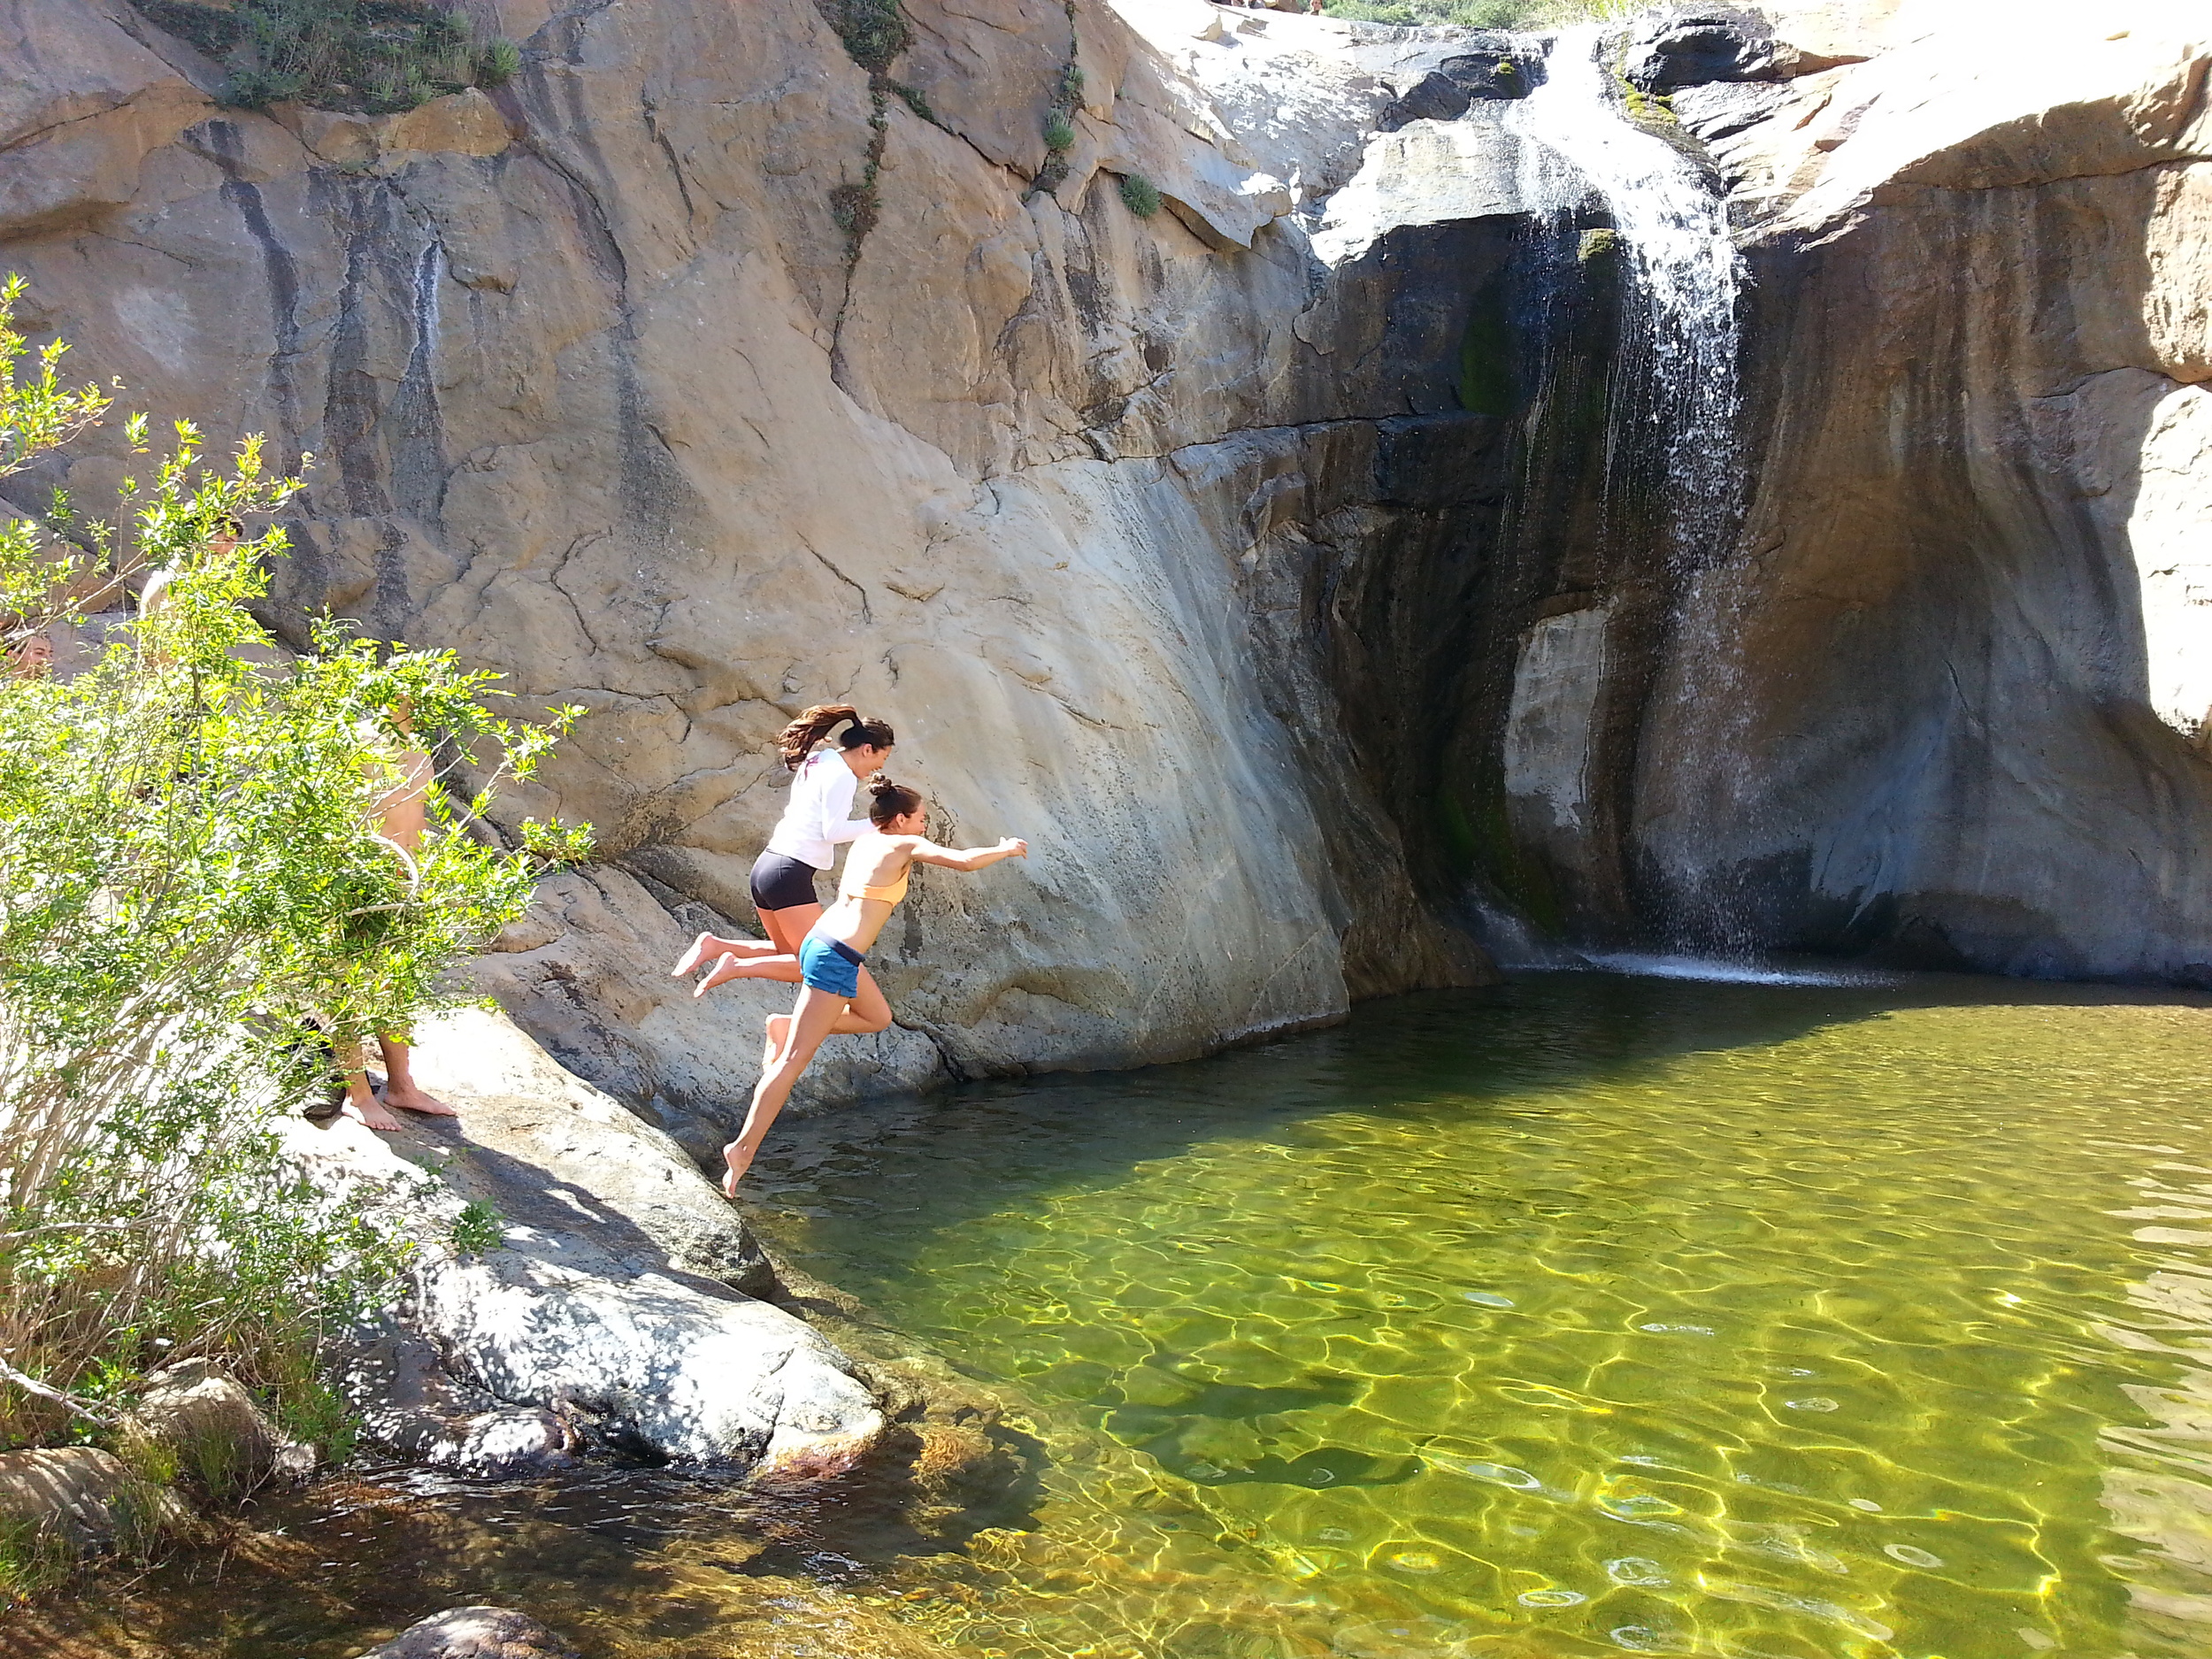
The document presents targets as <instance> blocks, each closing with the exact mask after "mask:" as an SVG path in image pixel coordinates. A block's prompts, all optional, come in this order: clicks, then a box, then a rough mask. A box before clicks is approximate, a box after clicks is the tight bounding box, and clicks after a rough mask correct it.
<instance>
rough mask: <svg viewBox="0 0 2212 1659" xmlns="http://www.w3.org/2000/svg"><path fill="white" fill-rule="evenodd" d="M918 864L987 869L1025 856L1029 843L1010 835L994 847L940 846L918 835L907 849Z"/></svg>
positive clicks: (946, 867) (954, 868)
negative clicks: (1008, 859) (1000, 862)
mask: <svg viewBox="0 0 2212 1659" xmlns="http://www.w3.org/2000/svg"><path fill="white" fill-rule="evenodd" d="M908 850H909V852H910V854H911V855H912V856H913V859H914V862H915V863H916V864H938V865H941V866H942V867H943V868H944V869H947V870H970V871H973V870H987V869H989V868H990V867H991V866H992V865H993V864H997V863H998V862H999V861H1000V860H1002V859H1005V858H1026V857H1028V856H1029V843H1028V842H1027V841H1016V840H1014V839H1013V837H1011V836H1009V837H1007V839H1006V840H1004V841H1001V842H999V844H998V845H997V846H995V847H964V848H952V847H940V846H939V845H937V843H936V842H935V841H923V840H922V839H921V838H920V837H919V836H917V837H916V838H915V840H914V843H913V845H912V846H911V847H910V849H908Z"/></svg>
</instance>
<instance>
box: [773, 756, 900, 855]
mask: <svg viewBox="0 0 2212 1659" xmlns="http://www.w3.org/2000/svg"><path fill="white" fill-rule="evenodd" d="M859 787H860V780H859V779H857V778H856V777H855V776H853V769H852V768H851V767H850V766H848V765H847V764H845V757H843V756H842V755H841V754H840V753H839V752H838V751H837V750H836V749H816V750H815V751H814V752H813V753H812V754H811V755H809V756H808V757H806V758H805V759H804V760H803V761H801V762H800V763H799V772H798V776H796V777H795V778H794V779H792V780H791V799H790V801H789V802H788V803H787V804H786V805H785V807H784V809H783V817H782V818H780V819H778V820H777V823H776V833H774V834H772V835H771V836H770V837H769V838H768V850H769V851H770V852H772V853H781V854H782V855H783V856H785V857H786V858H796V859H797V860H799V862H800V863H802V864H812V865H813V866H814V867H815V868H816V869H817V870H826V869H828V868H829V867H830V866H831V865H832V864H835V863H836V862H837V847H836V843H837V842H839V841H852V840H855V839H856V838H857V837H859V836H862V835H865V834H866V833H868V832H869V831H870V830H872V829H873V828H875V826H874V825H873V824H871V823H870V822H869V821H868V820H867V819H866V818H849V817H848V816H846V815H847V814H848V813H849V812H850V811H851V810H853V792H854V791H855V790H856V789H857V788H859Z"/></svg>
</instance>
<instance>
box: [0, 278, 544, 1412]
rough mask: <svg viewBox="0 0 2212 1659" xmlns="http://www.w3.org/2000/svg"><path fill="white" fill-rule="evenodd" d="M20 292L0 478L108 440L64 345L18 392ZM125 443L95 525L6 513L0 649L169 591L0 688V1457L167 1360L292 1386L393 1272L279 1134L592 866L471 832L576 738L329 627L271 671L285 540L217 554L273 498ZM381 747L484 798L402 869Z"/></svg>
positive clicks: (183, 435)
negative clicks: (133, 460)
mask: <svg viewBox="0 0 2212 1659" xmlns="http://www.w3.org/2000/svg"><path fill="white" fill-rule="evenodd" d="M19 291H20V284H19V282H17V281H15V280H11V281H10V282H9V283H8V284H7V286H6V288H4V290H0V474H5V473H20V472H21V471H22V470H23V469H24V468H25V467H27V466H28V465H33V464H34V463H35V462H36V461H37V460H38V459H39V457H41V456H42V454H45V453H46V452H48V451H50V450H51V449H54V448H56V447H57V446H58V445H60V444H62V443H64V442H67V441H68V440H69V439H71V438H73V437H74V436H76V435H77V434H80V433H81V432H82V431H83V430H84V429H85V428H86V427H88V426H92V425H95V424H97V423H99V422H101V421H103V420H104V419H105V418H106V416H107V415H108V413H109V411H110V403H109V400H108V398H107V396H106V395H105V394H104V392H102V391H101V390H100V389H99V388H95V387H89V386H88V387H81V388H68V387H65V385H63V384H62V383H61V381H60V379H59V373H58V368H59V362H60V352H61V349H60V348H59V347H58V346H56V347H51V348H49V349H47V350H46V351H45V352H44V353H42V354H41V356H40V357H38V358H37V359H35V363H34V365H33V367H32V370H31V372H30V373H27V374H22V375H19V374H18V373H17V372H16V365H18V363H19V362H20V361H21V360H22V359H23V358H24V357H26V356H27V352H26V350H25V348H24V342H23V341H22V339H21V337H20V336H19V334H16V333H14V332H13V331H12V329H11V328H10V327H9V326H8V319H9V317H10V315H11V312H12V305H13V303H14V301H15V298H16V296H17V295H18V294H19ZM124 432H125V434H126V435H127V439H128V441H129V448H130V449H131V450H132V453H133V454H134V456H138V457H145V462H144V470H143V472H142V475H141V476H140V477H139V478H137V479H134V480H126V481H125V483H124V486H123V509H124V511H123V513H122V514H121V515H120V521H121V522H120V526H115V525H110V524H105V523H100V522H95V521H91V520H88V519H86V518H81V517H80V516H79V515H78V514H77V513H76V511H74V509H73V506H72V504H71V503H69V502H68V501H67V500H66V498H65V497H64V496H62V495H59V494H57V495H55V496H54V498H53V501H52V503H51V504H50V507H49V508H48V510H47V511H44V512H43V513H42V514H39V515H37V516H35V517H7V518H0V608H4V610H5V611H6V612H7V613H8V614H7V615H6V617H5V618H4V619H0V621H4V626H7V627H8V628H9V629H10V630H11V632H10V634H9V637H10V638H11V640H12V641H22V640H24V639H26V638H27V637H29V635H30V634H31V633H32V632H33V631H34V630H49V631H50V630H52V629H54V628H56V627H57V626H58V625H60V624H62V623H64V622H66V621H73V620H75V619H76V618H77V617H78V613H79V611H81V608H82V604H83V603H85V602H86V601H87V600H88V599H91V598H94V597H97V598H101V599H104V600H112V599H114V598H116V597H118V596H119V592H120V589H119V581H120V580H121V578H123V577H124V576H127V575H130V574H132V573H134V572H136V571H139V570H142V569H147V568H159V569H160V570H162V571H164V572H165V576H166V586H165V597H164V598H163V600H162V602H161V603H159V604H158V605H157V607H156V608H155V609H153V610H152V611H149V612H146V613H142V615H141V616H140V617H139V618H138V619H137V620H136V621H135V622H133V623H128V624H126V625H123V626H119V628H116V629H115V630H113V631H112V632H111V634H110V635H109V642H108V643H107V644H106V645H105V646H104V649H101V650H100V651H99V652H98V654H97V656H96V658H95V660H94V661H93V662H92V663H91V664H90V665H89V666H88V667H86V668H85V669H84V670H83V672H78V673H75V674H73V675H72V676H70V677H68V678H58V677H54V676H51V675H49V674H42V673H38V672H30V670H29V669H28V667H26V668H25V670H24V672H12V673H8V674H6V675H4V676H0V1448H4V1447H7V1446H9V1445H12V1444H20V1443H24V1442H26V1441H38V1440H50V1439H52V1438H54V1437H56V1436H57V1435H58V1434H60V1433H62V1432H69V1431H75V1432H85V1431H87V1430H88V1429H89V1428H93V1427H96V1425H100V1424H102V1423H103V1422H104V1421H105V1420H106V1419H107V1418H108V1417H109V1416H110V1413H109V1411H108V1409H107V1407H106V1405H105V1404H104V1401H105V1399H106V1397H107V1396H109V1395H111V1394H114V1393H115V1392H117V1391H118V1390H119V1388H121V1387H122V1386H126V1384H127V1380H128V1379H129V1378H130V1377H131V1376H133V1375H134V1373H135V1372H136V1371H138V1370H139V1369H141V1368H142V1367H143V1366H144V1365H145V1364H147V1363H150V1362H151V1361H153V1360H155V1359H157V1358H160V1359H165V1360H173V1359H178V1358H183V1357H187V1356H196V1355H215V1354H220V1355H222V1356H224V1357H225V1359H226V1361H227V1363H229V1364H230V1365H232V1366H233V1367H234V1369H236V1370H237V1371H240V1372H242V1374H243V1375H244V1376H245V1377H247V1378H248V1379H258V1380H260V1381H262V1382H263V1383H265V1384H268V1385H271V1386H278V1387H280V1388H281V1387H284V1386H292V1387H293V1388H294V1391H295V1392H297V1389H298V1387H299V1386H302V1384H303V1379H311V1374H312V1368H311V1365H309V1364H307V1363H304V1362H303V1358H302V1355H303V1353H304V1352H307V1351H309V1350H311V1348H312V1346H313V1343H314V1340H315V1337H316V1333H317V1331H318V1330H319V1328H320V1326H321V1325H323V1323H324V1322H325V1321H326V1320H327V1319H328V1318H331V1317H336V1316H337V1315H338V1314H339V1313H341V1312H342V1311H344V1310H346V1309H347V1308H348V1307H349V1306H351V1305H353V1304H354V1303H355V1302H357V1300H358V1299H359V1298H360V1297H361V1296H364V1295H368V1294H375V1292H376V1290H377V1288H378V1286H380V1284H381V1283H382V1282H383V1279H384V1276H385V1275H386V1274H387V1273H388V1271H389V1270H390V1269H391V1267H392V1266H393V1264H394V1263H395V1261H396V1250H397V1249H398V1246H397V1244H396V1241H394V1240H388V1239H382V1238H380V1237H378V1236H376V1235H374V1234H373V1233H371V1232H370V1231H369V1229H368V1228H367V1227H366V1226H365V1224H364V1223H363V1222H362V1221H361V1220H360V1219H359V1218H358V1217H356V1216H353V1215H350V1214H348V1213H346V1212H345V1211H343V1210H333V1209H332V1208H331V1207H330V1206H329V1205H328V1204H327V1203H326V1202H325V1201H323V1200H322V1199H321V1198H320V1197H319V1195H318V1194H317V1193H316V1192H315V1191H314V1190H313V1189H312V1187H311V1184H310V1183H308V1182H307V1181H306V1180H305V1179H303V1177H301V1176H300V1175H299V1174H297V1173H296V1171H293V1170H291V1168H290V1166H288V1165H287V1164H285V1163H284V1162H283V1161H282V1159H281V1158H280V1156H279V1148H278V1146H277V1142H276V1138H275V1135H274V1133H273V1130H274V1125H275V1124H276V1122H277V1120H278V1118H280V1116H284V1115H288V1114H291V1113H295V1112H296V1111H297V1110H298V1109H299V1107H300V1106H301V1105H302V1104H303V1102H306V1101H307V1100H309V1099H311V1098H313V1097H315V1096H317V1095H319V1094H321V1093H322V1092H323V1091H324V1090H325V1089H326V1087H327V1084H328V1081H329V1076H330V1060H329V1050H328V1048H327V1046H326V1042H327V1040H328V1039H336V1040H337V1041H347V1040H349V1039H357V1038H360V1037H365V1036H366V1035H369V1034H372V1033H378V1032H385V1031H404V1030H405V1029H407V1027H408V1025H410V1023H411V1020H412V1019H413V1018H414V1017H415V1016H416V1015H417V1014H418V1013H419V1012H420V1011H421V1010H424V1009H426V1007H429V1006H431V1005H433V1004H434V1003H435V1002H437V1001H438V1000H439V999H440V996H441V992H440V988H439V987H440V979H441V976H442V974H443V972H444V971H445V970H446V969H447V968H448V967H449V965H450V964H452V963H453V962H454V961H455V960H456V958H457V957H458V956H460V955H461V954H462V953H464V952H465V951H466V950H468V949H472V948H473V947H475V946H477V945H479V944H480V943H481V942H482V941H484V940H485V939H487V938H488V937H489V935H490V934H491V933H493V932H495V930H496V929H498V928H499V927H500V926H503V925H504V924H505V923H506V922H508V921H510V920H511V919H513V918H515V917H516V916H518V915H519V914H520V912H521V910H522V909H523V907H524V905H525V904H526V902H527V900H528V897H529V894H530V890H531V887H532V885H533V883H534V880H535V879H536V876H537V874H538V872H539V871H540V870H541V867H542V865H541V859H540V856H539V854H540V853H544V854H549V855H555V856H573V855H575V854H577V853H579V852H580V851H581V850H582V848H583V845H584V843H583V841H582V839H581V837H580V833H577V832H571V831H564V830H561V829H559V828H558V827H557V826H550V827H547V826H525V828H524V831H523V833H522V837H521V839H522V841H523V845H522V846H520V847H517V848H514V849H509V848H507V847H505V846H503V844H502V840H501V838H500V837H499V836H498V835H497V834H495V833H493V832H492V831H491V830H490V828H489V826H488V824H487V822H486V820H485V818H484V814H485V810H486V808H487V806H488V803H489V799H490V791H491V789H492V788H493V787H495V786H496V785H497V784H498V783H500V782H501V781H502V780H504V779H506V778H510V777H517V776H526V775H527V774H528V773H529V772H531V771H532V770H534V768H535V767H536V765H537V764H538V763H539V762H540V760H541V758H542V757H544V756H545V754H546V753H547V752H548V750H549V748H550V747H551V745H552V744H553V742H554V741H555V739H556V735H557V733H558V732H559V731H560V730H562V729H565V726H566V725H567V724H568V722H569V721H570V720H571V719H572V718H573V717H574V715H575V713H576V711H575V710H556V711H555V712H554V718H553V720H552V721H551V723H550V724H549V726H523V725H518V724H515V723H512V722H510V721H507V720H504V719H502V718H498V717H497V716H495V714H494V713H493V712H492V710H491V709H490V707H489V706H488V702H487V699H488V697H489V696H491V695H494V693H493V691H492V687H491V686H490V684H489V682H490V680H491V679H492V678H493V676H491V675H488V674H486V673H482V672H470V671H467V670H465V669H464V668H463V667H462V666H461V665H460V664H458V663H457V661H456V660H455V659H454V658H453V657H452V656H451V654H450V653H446V652H434V651H406V650H387V649H385V648H382V647H380V646H379V645H378V644H377V643H375V642H374V641H366V640H357V639H354V638H351V637H350V636H349V634H348V633H347V632H346V630H345V629H344V627H343V626H341V625H339V624H337V623H335V622H334V621H331V620H329V619H328V618H325V619H324V620H323V621H322V622H321V623H320V624H319V625H318V626H317V627H316V629H315V634H314V644H313V647H312V649H311V650H310V651H309V652H308V653H307V654H306V655H304V656H301V657H288V656H287V654H286V653H284V652H283V651H282V650H281V649H280V648H279V647H278V646H277V644H276V642H275V641H274V640H273V638H272V637H271V636H270V635H269V634H267V633H266V632H265V630H264V629H263V628H262V627H261V626H259V625H258V624H257V623H256V622H255V620H254V619H253V618H252V616H251V615H250V612H249V611H248V604H249V602H250V601H252V600H254V599H257V598H258V597H259V596H260V595H262V594H263V593H264V592H265V587H266V580H265V575H264V573H263V568H262V567H263V561H264V559H265V557H269V556H272V555H274V554H277V553H280V552H281V550H282V549H283V546H284V536H283V533H282V532H281V531H280V530H272V531H270V532H269V533H268V534H265V536H263V537H261V538H260V539H259V540H258V541H245V540H242V539H241V540H236V541H234V539H233V538H232V537H231V536H230V535H228V534H218V532H219V530H221V529H222V528H223V527H224V526H226V525H227V523H228V521H230V520H233V519H236V518H245V517H247V516H250V515H255V514H263V513H270V512H273V511H277V510H278V509H280V508H281V507H282V506H283V505H284V504H285V503H286V502H287V501H288V499H289V498H290V497H291V496H292V495H293V493H294V492H295V490H296V488H297V483H296V480H293V479H289V478H282V477H277V476H273V475H272V474H271V473H270V472H269V471H268V470H267V468H266V466H265V460H264V456H263V451H262V447H261V444H260V442H259V440H257V439H252V438H249V439H247V440H245V441H244V442H242V443H241V444H240V445H239V446H238V448H237V449H236V450H235V451H234V453H233V454H232V455H231V456H230V457H228V459H227V461H226V462H224V463H222V464H220V465H215V464H210V463H208V462H206V461H204V459H203V446H202V443H201V440H200V437H199V434H198V433H197V432H196V430H195V429H194V428H193V427H192V426H190V425H189V424H188V423H184V422H180V423H179V424H178V426H177V427H176V430H175V444H174V448H173V451H172V452H171V453H170V454H169V455H167V456H165V457H156V456H151V455H150V453H149V449H148V445H147V442H146V423H145V420H144V418H143V417H142V416H133V417H132V418H131V419H129V420H128V421H127V422H126V423H125V424H124ZM18 658H19V662H21V663H23V664H28V663H29V660H30V659H29V658H28V657H27V656H25V655H24V654H23V653H22V652H21V650H20V647H19V651H18ZM401 720H407V721H410V722H411V728H412V733H413V734H414V741H419V742H420V743H422V744H423V745H424V746H425V747H426V748H429V749H433V750H434V752H435V753H436V754H437V755H439V756H440V757H442V760H443V761H444V763H445V764H444V766H443V768H442V772H444V774H445V775H446V776H447V778H449V780H457V779H458V778H459V777H460V776H462V775H464V774H465V775H468V776H471V777H473V778H474V779H475V780H476V783H475V785H474V787H472V788H471V789H469V790H468V791H467V792H466V793H465V794H457V793H449V792H443V791H442V792H437V793H434V795H433V796H432V799H431V801H430V803H429V810H430V814H431V818H432V824H431V827H430V829H429V831H428V833H426V835H425V836H424V838H423V840H422V841H421V843H420V844H419V846H418V847H417V848H416V849H414V850H413V852H412V853H411V854H409V853H404V852H402V851H401V850H400V849H398V848H397V847H396V846H395V845H394V844H393V843H392V842H390V841H386V840H385V839H383V837H382V835H381V833H380V820H379V818H378V803H380V800H382V799H383V798H384V797H385V796H386V795H387V794H388V792H389V791H390V789H391V788H392V787H393V783H394V780H395V778H396V772H395V764H396V762H395V750H396V748H397V747H398V745H399V744H401V743H403V742H404V741H407V740H406V739H404V738H403V737H401V736H400V735H399V722H400V721H401Z"/></svg>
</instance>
